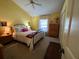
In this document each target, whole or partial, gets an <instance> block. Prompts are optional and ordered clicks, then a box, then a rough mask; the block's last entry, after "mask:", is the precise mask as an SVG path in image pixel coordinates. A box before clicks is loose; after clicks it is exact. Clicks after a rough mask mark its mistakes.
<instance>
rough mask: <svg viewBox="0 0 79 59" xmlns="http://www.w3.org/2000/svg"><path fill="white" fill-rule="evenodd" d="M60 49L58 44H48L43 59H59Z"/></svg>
mask: <svg viewBox="0 0 79 59" xmlns="http://www.w3.org/2000/svg"><path fill="white" fill-rule="evenodd" d="M60 49H61V46H60V44H59V43H55V42H50V44H49V46H48V48H47V51H46V54H45V58H44V59H61V53H59V50H60Z"/></svg>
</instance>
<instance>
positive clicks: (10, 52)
mask: <svg viewBox="0 0 79 59" xmlns="http://www.w3.org/2000/svg"><path fill="white" fill-rule="evenodd" d="M51 41H52V42H57V43H59V40H58V39H56V38H50V37H45V38H44V39H43V40H41V41H40V42H39V43H38V44H37V45H36V47H35V49H34V50H33V51H30V50H29V48H28V47H27V46H26V45H24V44H21V43H14V44H11V45H9V46H7V47H6V48H5V49H4V55H5V59H44V56H45V53H46V50H47V47H48V45H49V42H51Z"/></svg>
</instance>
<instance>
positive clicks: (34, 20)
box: [32, 12, 60, 30]
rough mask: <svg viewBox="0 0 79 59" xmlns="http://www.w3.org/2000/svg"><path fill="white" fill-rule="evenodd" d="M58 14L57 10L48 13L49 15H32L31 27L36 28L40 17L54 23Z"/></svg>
mask: <svg viewBox="0 0 79 59" xmlns="http://www.w3.org/2000/svg"><path fill="white" fill-rule="evenodd" d="M59 16H60V13H58V12H56V13H52V14H49V15H42V16H34V17H33V18H32V28H33V29H34V30H38V26H39V20H40V19H48V21H49V22H52V23H56V18H57V17H59Z"/></svg>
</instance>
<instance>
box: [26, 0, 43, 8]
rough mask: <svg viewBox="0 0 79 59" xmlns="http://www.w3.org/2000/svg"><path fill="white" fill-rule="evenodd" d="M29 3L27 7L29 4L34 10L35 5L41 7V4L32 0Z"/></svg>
mask: <svg viewBox="0 0 79 59" xmlns="http://www.w3.org/2000/svg"><path fill="white" fill-rule="evenodd" d="M29 2H30V3H29V4H27V5H30V4H31V5H32V7H33V8H35V5H38V6H41V4H39V3H37V2H35V1H34V0H30V1H29Z"/></svg>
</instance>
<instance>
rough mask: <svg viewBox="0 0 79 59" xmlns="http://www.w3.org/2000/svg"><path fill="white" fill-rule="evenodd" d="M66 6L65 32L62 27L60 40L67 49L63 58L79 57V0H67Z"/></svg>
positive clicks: (75, 58)
mask: <svg viewBox="0 0 79 59" xmlns="http://www.w3.org/2000/svg"><path fill="white" fill-rule="evenodd" d="M65 8H66V9H65V10H66V11H65V16H64V17H65V18H64V19H63V18H62V20H64V24H62V25H64V28H63V32H62V31H61V30H62V29H60V33H61V32H62V33H61V35H60V40H61V44H62V47H63V49H64V51H65V53H64V54H63V56H62V59H79V0H66V1H65ZM62 20H61V21H62Z"/></svg>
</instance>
